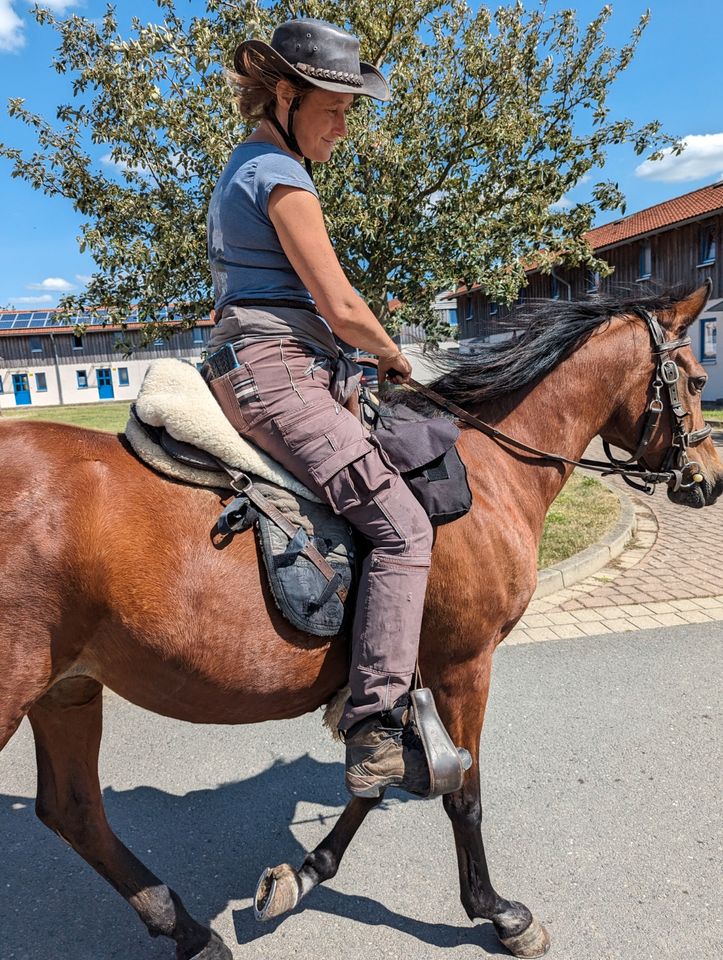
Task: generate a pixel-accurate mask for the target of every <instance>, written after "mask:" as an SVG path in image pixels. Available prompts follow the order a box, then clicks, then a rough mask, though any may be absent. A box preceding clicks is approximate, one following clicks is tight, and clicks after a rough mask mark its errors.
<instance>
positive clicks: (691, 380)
mask: <svg viewBox="0 0 723 960" xmlns="http://www.w3.org/2000/svg"><path fill="white" fill-rule="evenodd" d="M710 291H711V283H710V281H707V282H706V283H704V284H703V285H702V286H701V287H698V289H697V290H695V291H694V292H693V293H691V294H689V295H687V296H684V297H682V298H681V299H680V300H679V301H677V302H676V303H674V304H673V305H672V306H671V307H670V308H669V309H666V310H662V311H658V312H657V313H656V314H654V315H651V314H648V313H646V311H645V310H640V311H639V312H637V311H636V312H635V314H634V315H632V316H629V317H627V318H624V319H625V323H624V329H625V333H626V335H627V336H628V338H629V343H628V345H627V346H626V349H625V354H624V355H623V354H622V352H621V351H620V350H619V347H618V356H617V359H616V362H617V363H618V364H619V365H620V367H622V368H624V369H625V370H626V371H627V376H626V378H625V381H624V384H623V388H622V390H621V392H620V397H621V401H620V403H619V405H618V406H617V407H616V409H615V411H614V413H613V415H612V417H611V418H610V420H609V421H608V423H607V424H606V425H605V427H604V428H603V429H602V430H601V431H600V433H601V436H602V438H603V440H606V441H607V442H608V443H610V444H614V445H615V446H617V447H620V448H622V449H624V450H627V451H628V452H629V453H631V454H634V455H635V456H636V457H637V458H638V461H639V462H640V463H641V464H642V465H643V466H644V467H645V468H646V469H648V470H651V471H661V472H664V471H667V470H670V469H673V470H674V471H677V475H676V480H675V481H672V482H671V483H670V484H669V486H668V497H669V498H670V500H672V501H673V502H674V503H678V504H683V505H685V506H689V507H704V506H709V505H710V504H712V503H715V501H716V500H717V498H718V497H719V496H720V494H721V493H723V464H722V463H721V461H720V459H719V457H718V453H717V451H716V448H715V445H714V444H713V441H712V440H711V438H710V436H709V431H707V430H706V425H705V421H704V419H703V410H702V405H701V397H702V392H703V388H704V387H705V384H706V381H707V379H708V377H707V375H706V372H705V369H704V368H703V367H702V366H701V364H700V363H699V362H698V360H696V358H695V356H694V354H693V351H692V349H691V345H690V338H689V337H688V336H687V331H688V328H689V327H690V325H691V324H692V323H693V321H694V320H695V319H696V318H697V317H698V316H699V314H700V313H701V311H702V310H703V308H704V307H705V304H706V302H707V301H708V298H709V296H710ZM656 324H657V327H656ZM656 330H657V334H656ZM656 335H657V337H658V338H660V339H661V340H663V341H664V342H663V343H658V344H656Z"/></svg>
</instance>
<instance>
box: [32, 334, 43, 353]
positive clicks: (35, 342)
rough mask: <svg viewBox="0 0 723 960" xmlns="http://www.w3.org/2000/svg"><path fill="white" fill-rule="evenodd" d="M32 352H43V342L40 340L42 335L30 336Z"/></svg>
mask: <svg viewBox="0 0 723 960" xmlns="http://www.w3.org/2000/svg"><path fill="white" fill-rule="evenodd" d="M30 352H31V353H42V352H43V344H42V341H41V340H40V337H31V338H30Z"/></svg>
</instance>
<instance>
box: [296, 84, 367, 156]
mask: <svg viewBox="0 0 723 960" xmlns="http://www.w3.org/2000/svg"><path fill="white" fill-rule="evenodd" d="M353 102H354V97H353V95H352V94H351V93H332V92H331V91H329V90H321V89H320V88H318V87H317V88H315V89H314V90H310V91H309V92H308V93H307V94H305V95H304V97H303V98H302V100H301V104H300V105H299V109H298V110H297V111H296V113H295V114H294V135H295V137H296V139H297V141H298V144H299V146H300V147H301V151H302V153H303V154H304V156H305V157H308V158H309V160H312V161H313V162H314V163H325V162H326V161H327V160H328V159H329V158H330V157H331V152H332V150H333V149H334V144H335V143H336V141H337V140H340V139H341V138H342V137H345V136H346V134H347V128H346V115H347V112H348V111H349V108H350V107H351V105H352V103H353ZM279 105H280V106H282V109H283V110H284V113H285V114H286V116H285V117H283V118H281V119H282V122H283V121H284V120H285V121H287V122H288V105H287V104H286V103H280V104H279Z"/></svg>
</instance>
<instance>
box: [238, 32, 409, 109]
mask: <svg viewBox="0 0 723 960" xmlns="http://www.w3.org/2000/svg"><path fill="white" fill-rule="evenodd" d="M246 51H249V52H256V53H258V54H261V55H263V56H264V57H266V58H268V60H269V61H270V63H271V65H272V66H273V67H275V68H276V69H277V70H278V71H279V72H280V73H284V74H286V75H287V76H291V77H298V78H299V79H300V80H306V82H307V83H310V84H312V85H313V86H315V87H321V88H322V90H331V91H333V92H334V93H353V94H354V95H355V96H358V95H361V96H365V97H374V99H375V100H388V99H389V96H390V94H389V87H388V86H387V81H386V80H385V79H384V77H383V75H382V74H381V73H380V72H379V70H377V68H376V67H373V66H372V65H371V63H364V62H363V61H360V60H359V41H358V40H357V38H356V37H354V36H352V34H350V33H347V32H346V30H342V29H341V28H340V27H336V26H334V24H333V23H327V22H326V21H325V20H289V22H288V23H282V24H281V26H279V27H277V28H276V29H275V30H274V34H273V36H272V37H271V44H270V45H269V44H268V43H264V41H263V40H244V41H243V43H240V44H239V45H238V47H237V48H236V52H235V53H234V58H233V62H234V67H235V68H236V71H237V72H238V73H243V72H244V66H243V55H244V53H245V52H246Z"/></svg>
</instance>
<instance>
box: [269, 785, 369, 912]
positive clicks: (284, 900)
mask: <svg viewBox="0 0 723 960" xmlns="http://www.w3.org/2000/svg"><path fill="white" fill-rule="evenodd" d="M382 800H383V795H382V796H381V797H373V798H358V797H355V798H354V799H353V800H351V801H350V802H349V803H348V804H347V805H346V807H345V808H344V812H343V813H342V815H341V816H340V817H339V820H338V821H337V823H336V825H335V827H334V829H333V830H332V831H331V833H329V834H328V836H326V837H325V838H324V839H323V840H322V841H321V843H320V844H319V846H318V847H316V848H315V849H314V850H312V851H311V853H308V854H307V855H306V858H305V860H304V862H303V864H302V865H301V867H300V868H299V870H295V869H294V868H293V867H292V866H291V865H290V864H288V863H282V864H280V866H278V867H269V868H268V869H266V870H264V872H263V873H262V874H261V879H260V880H259V883H258V886H257V887H256V895H255V897H254V912H255V914H256V919H257V920H272V919H274V918H275V917H280V916H281V914H283V913H286V912H287V911H289V910H293V909H294V907H296V905H297V904H298V903H299V901H300V900H301V899H302V897H305V896H306V895H307V893H309V892H310V891H311V890H313V889H314V887H317V886H318V885H319V884H320V883H323V882H324V881H325V880H330V879H331V878H332V877H333V876H334V875H335V874H336V872H337V870H338V869H339V864H340V863H341V858H342V857H343V856H344V853H345V851H346V848H347V847H348V846H349V844H350V843H351V841H352V839H353V837H354V834H355V833H356V832H357V830H358V829H359V827H360V826H361V825H362V823H363V822H364V819H365V817H366V815H367V814H368V813H369V811H370V810H372V809H373V808H374V807H376V806H377V805H378V804H380V803H381V802H382Z"/></svg>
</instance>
